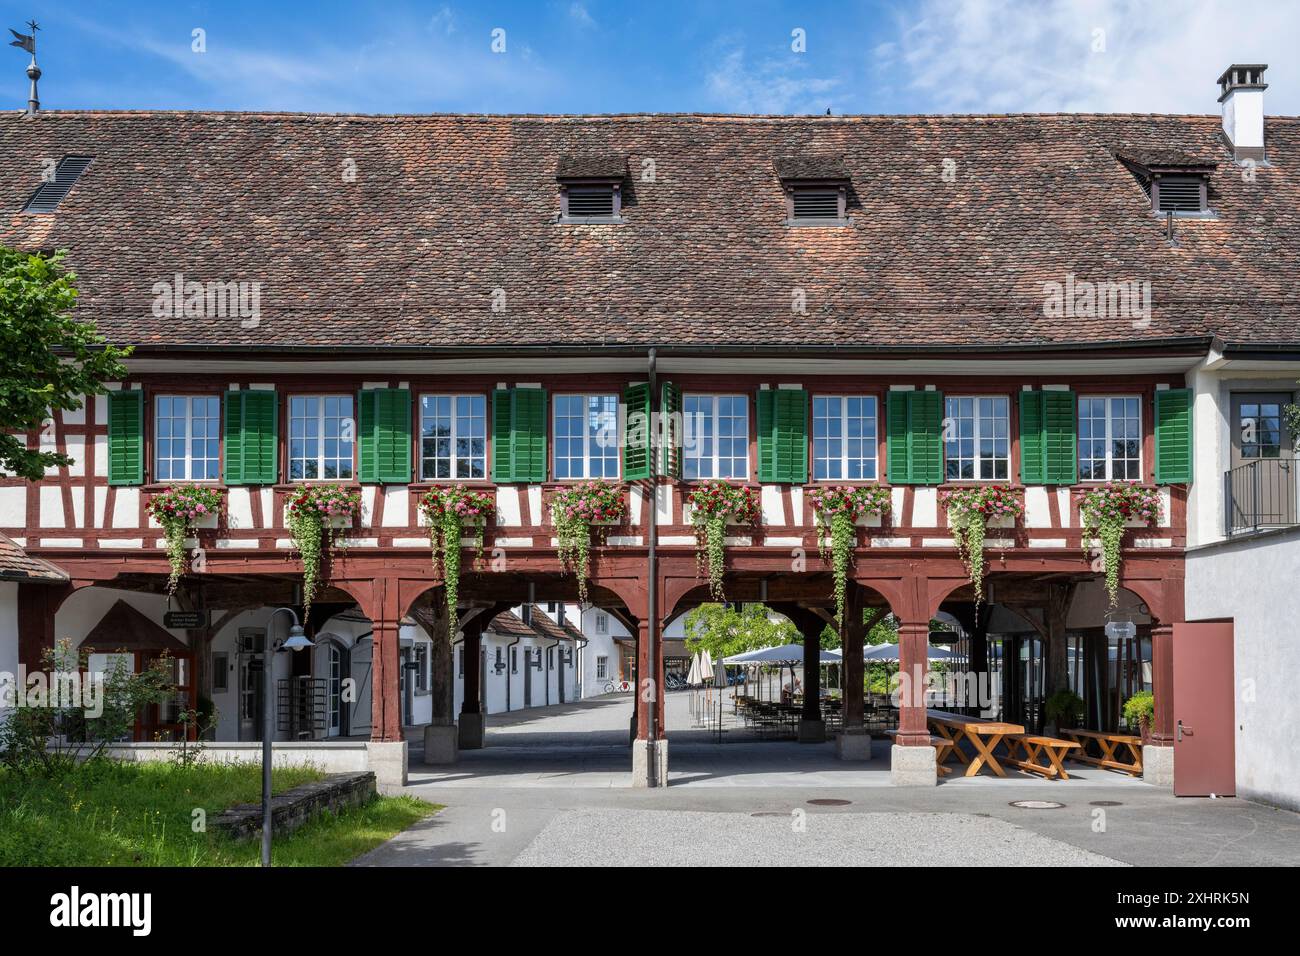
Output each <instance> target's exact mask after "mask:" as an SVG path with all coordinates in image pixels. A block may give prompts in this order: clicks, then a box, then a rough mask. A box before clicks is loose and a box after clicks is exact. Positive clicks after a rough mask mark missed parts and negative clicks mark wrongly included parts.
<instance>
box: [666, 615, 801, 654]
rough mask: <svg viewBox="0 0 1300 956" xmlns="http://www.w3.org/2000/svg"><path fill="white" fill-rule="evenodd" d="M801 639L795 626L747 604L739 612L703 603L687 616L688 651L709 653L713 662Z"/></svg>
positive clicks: (796, 641) (784, 619)
mask: <svg viewBox="0 0 1300 956" xmlns="http://www.w3.org/2000/svg"><path fill="white" fill-rule="evenodd" d="M801 640H802V638H801V637H800V636H799V631H798V629H797V628H796V627H795V626H794V624H792V623H791V622H790V621H789V620H787V619H786V618H784V617H780V616H773V614H772V611H771V610H770V609H768V608H767V607H765V606H763V605H762V604H746V605H744V607H742V608H741V609H740V610H739V611H737V610H736V609H735V608H734V607H732V606H731V605H729V604H701V605H700V606H699V607H697V608H694V609H693V610H691V611H689V612H688V613H687V615H686V649H687V650H689V651H690V652H691V653H692V654H695V653H697V652H699V651H704V650H707V651H708V652H709V655H710V656H711V657H712V658H713V659H714V660H720V659H721V658H724V657H730V656H731V655H732V654H743V653H744V652H745V651H754V650H758V649H759V648H760V647H778V646H780V645H782V644H795V643H798V642H799V641H801Z"/></svg>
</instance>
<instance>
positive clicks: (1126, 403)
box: [1079, 396, 1142, 481]
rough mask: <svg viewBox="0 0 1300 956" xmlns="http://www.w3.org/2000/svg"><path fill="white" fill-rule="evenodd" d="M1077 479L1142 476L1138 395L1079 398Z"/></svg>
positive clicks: (1119, 478) (1120, 479)
mask: <svg viewBox="0 0 1300 956" xmlns="http://www.w3.org/2000/svg"><path fill="white" fill-rule="evenodd" d="M1079 479H1080V480H1081V481H1140V480H1141V479H1142V403H1141V401H1140V400H1139V399H1138V398H1137V397H1135V396H1107V397H1104V398H1080V399H1079Z"/></svg>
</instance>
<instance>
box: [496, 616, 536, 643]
mask: <svg viewBox="0 0 1300 956" xmlns="http://www.w3.org/2000/svg"><path fill="white" fill-rule="evenodd" d="M488 630H490V631H492V632H494V633H496V634H501V635H504V636H506V637H536V636H537V632H536V631H534V630H533V629H532V628H531V627H529V626H528V625H527V624H525V623H524V622H523V620H522V619H521V618H520V617H519V615H518V614H516V613H515V612H514V611H502V612H501V613H500V614H498V615H497V616H496V617H494V618H492V623H491V624H489V625H488Z"/></svg>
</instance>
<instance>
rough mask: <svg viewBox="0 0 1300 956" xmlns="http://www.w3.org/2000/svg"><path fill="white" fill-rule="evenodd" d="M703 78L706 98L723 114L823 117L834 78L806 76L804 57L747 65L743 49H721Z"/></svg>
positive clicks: (836, 81) (837, 83)
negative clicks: (782, 114)
mask: <svg viewBox="0 0 1300 956" xmlns="http://www.w3.org/2000/svg"><path fill="white" fill-rule="evenodd" d="M719 56H720V61H719V63H718V66H717V68H716V69H714V70H712V71H710V72H709V74H708V76H707V77H706V81H705V82H706V90H707V93H708V96H709V97H710V98H711V99H712V100H713V101H714V103H716V104H717V105H718V107H720V108H721V109H723V110H725V111H727V112H734V113H824V112H825V111H826V109H827V107H829V106H831V93H832V92H833V91H834V90H835V89H836V88H837V87H838V86H840V80H839V79H837V78H828V77H818V76H810V75H808V74H807V72H806V71H807V69H808V65H807V62H808V61H807V60H806V59H805V54H801V53H793V52H792V53H790V54H788V55H784V56H773V57H767V58H766V59H763V60H761V61H759V62H757V63H750V62H749V61H748V60H747V59H746V57H745V50H744V48H743V47H732V48H729V49H725V48H724V49H723V50H722V51H721V52H720V53H719Z"/></svg>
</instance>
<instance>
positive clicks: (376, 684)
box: [363, 578, 446, 743]
mask: <svg viewBox="0 0 1300 956" xmlns="http://www.w3.org/2000/svg"><path fill="white" fill-rule="evenodd" d="M399 605H400V602H399V600H398V596H397V584H396V582H389V581H387V580H385V579H383V578H379V579H376V580H375V581H374V582H373V584H372V598H371V600H370V602H369V603H368V605H367V606H365V607H364V608H363V610H364V611H365V613H366V615H367V616H368V617H369V618H370V625H371V628H372V631H373V636H372V638H371V640H372V641H373V645H374V646H373V648H372V649H371V655H370V739H371V740H372V741H376V742H386V743H396V742H400V741H402V740H403V739H404V738H403V736H402V700H401V690H400V687H401V685H400V683H399V674H398V668H399V667H401V653H400V650H399V644H400V641H399V633H398V632H399V626H400V622H401V619H402V609H401V607H400V606H399ZM442 640H443V643H444V644H445V642H446V637H445V635H444V636H443V639H442ZM437 646H438V638H437V636H436V635H435V636H434V648H435V650H434V656H435V657H436V656H437Z"/></svg>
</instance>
